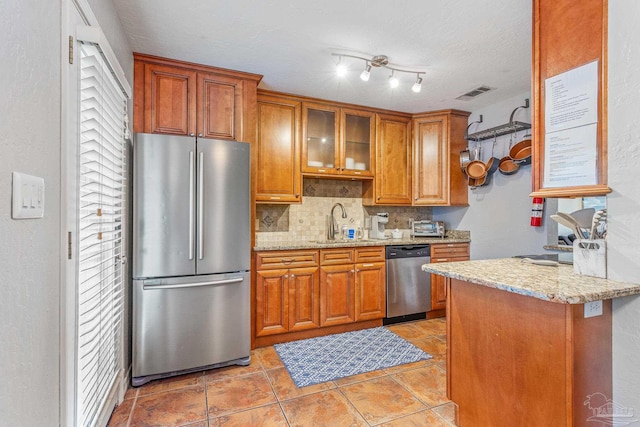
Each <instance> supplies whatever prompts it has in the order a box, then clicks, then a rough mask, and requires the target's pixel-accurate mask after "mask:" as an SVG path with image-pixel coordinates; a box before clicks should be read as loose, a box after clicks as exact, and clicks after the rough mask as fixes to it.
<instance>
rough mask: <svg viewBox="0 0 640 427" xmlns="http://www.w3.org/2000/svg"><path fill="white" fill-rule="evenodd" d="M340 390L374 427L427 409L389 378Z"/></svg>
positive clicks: (377, 379) (348, 386) (352, 385)
mask: <svg viewBox="0 0 640 427" xmlns="http://www.w3.org/2000/svg"><path fill="white" fill-rule="evenodd" d="M410 372H413V371H410ZM339 390H340V391H342V393H343V394H344V395H345V396H346V397H347V399H349V402H351V403H352V404H353V406H355V408H356V409H357V410H358V412H359V413H360V414H362V416H363V417H364V419H365V420H366V421H367V422H368V423H369V424H372V425H375V424H379V423H383V422H387V421H391V420H394V419H396V418H400V417H403V416H406V415H409V414H412V413H414V412H417V411H421V410H423V409H426V406H425V405H423V404H422V403H421V402H420V401H419V400H418V399H416V398H415V397H414V396H413V395H411V393H409V392H408V391H407V390H405V389H404V388H403V387H402V386H401V385H399V384H398V383H397V382H395V381H394V380H393V379H391V378H390V377H388V376H387V377H381V378H376V379H373V380H369V381H365V382H361V383H356V384H351V385H347V386H344V387H340V388H339Z"/></svg>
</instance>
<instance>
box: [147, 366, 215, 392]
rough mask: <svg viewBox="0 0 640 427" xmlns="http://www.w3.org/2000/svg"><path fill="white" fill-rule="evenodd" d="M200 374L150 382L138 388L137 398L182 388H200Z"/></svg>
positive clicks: (201, 383) (195, 373)
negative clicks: (197, 386)
mask: <svg viewBox="0 0 640 427" xmlns="http://www.w3.org/2000/svg"><path fill="white" fill-rule="evenodd" d="M202 375H203V373H202V372H194V373H191V374H185V375H178V376H176V377H170V378H164V379H161V380H155V381H151V382H149V383H147V384H145V385H143V386H141V387H139V388H138V396H146V395H149V394H153V393H162V392H165V391H170V390H175V389H178V388H183V387H190V386H196V385H199V386H202V385H203V384H204V383H203V382H202Z"/></svg>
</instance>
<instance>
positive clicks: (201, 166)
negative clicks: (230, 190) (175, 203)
mask: <svg viewBox="0 0 640 427" xmlns="http://www.w3.org/2000/svg"><path fill="white" fill-rule="evenodd" d="M203 227H204V153H203V152H202V151H201V152H200V153H199V156H198V259H203V258H204V255H203V248H202V247H203V246H204V231H203V229H202V228H203Z"/></svg>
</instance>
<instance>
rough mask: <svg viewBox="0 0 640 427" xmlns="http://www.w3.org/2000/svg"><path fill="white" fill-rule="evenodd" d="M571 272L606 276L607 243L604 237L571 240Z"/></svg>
mask: <svg viewBox="0 0 640 427" xmlns="http://www.w3.org/2000/svg"><path fill="white" fill-rule="evenodd" d="M573 272H574V273H576V274H582V275H584V276H593V277H602V278H605V279H606V278H607V245H606V241H605V240H604V239H594V240H590V239H576V240H574V241H573Z"/></svg>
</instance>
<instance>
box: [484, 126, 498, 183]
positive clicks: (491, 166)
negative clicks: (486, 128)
mask: <svg viewBox="0 0 640 427" xmlns="http://www.w3.org/2000/svg"><path fill="white" fill-rule="evenodd" d="M496 139H497V135H496V134H494V135H493V143H492V144H491V157H489V160H487V162H486V164H485V165H486V168H487V175H492V174H494V173H495V171H497V170H498V168H499V167H500V159H498V158H497V157H494V156H493V153H494V151H495V148H496Z"/></svg>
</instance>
